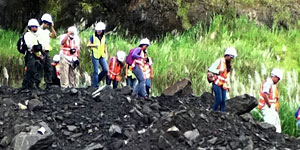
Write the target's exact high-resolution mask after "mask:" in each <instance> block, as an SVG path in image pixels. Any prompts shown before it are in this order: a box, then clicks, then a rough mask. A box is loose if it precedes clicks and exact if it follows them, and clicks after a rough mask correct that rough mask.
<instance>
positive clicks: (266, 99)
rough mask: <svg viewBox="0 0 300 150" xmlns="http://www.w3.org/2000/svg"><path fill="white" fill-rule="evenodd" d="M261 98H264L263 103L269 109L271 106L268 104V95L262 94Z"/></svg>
mask: <svg viewBox="0 0 300 150" xmlns="http://www.w3.org/2000/svg"><path fill="white" fill-rule="evenodd" d="M262 97H263V98H264V100H265V102H266V104H267V105H268V107H269V108H270V107H271V105H270V103H269V98H268V97H269V95H268V94H267V93H263V94H262Z"/></svg>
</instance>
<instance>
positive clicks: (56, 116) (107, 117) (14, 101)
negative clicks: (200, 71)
mask: <svg viewBox="0 0 300 150" xmlns="http://www.w3.org/2000/svg"><path fill="white" fill-rule="evenodd" d="M187 86H188V85H187ZM183 89H187V88H186V87H183V86H182V87H180V88H178V86H177V87H173V91H175V92H173V94H172V95H168V96H167V95H165V94H163V95H162V96H160V97H152V98H150V99H146V100H144V99H143V100H141V99H135V98H131V97H130V89H129V88H126V87H124V88H122V89H117V90H112V89H109V88H106V89H104V90H103V91H102V92H101V94H100V95H99V96H97V97H96V98H92V96H91V93H92V92H93V90H92V89H72V90H71V89H69V90H65V91H61V90H60V89H52V90H48V91H46V90H41V91H24V90H23V91H21V90H19V89H13V88H9V87H1V88H0V145H1V147H0V149H8V150H9V149H18V150H29V149H31V150H33V149H34V150H41V149H49V150H52V149H53V150H54V149H55V150H74V149H84V150H96V149H104V150H110V149H111V150H114V149H124V150H126V149H128V150H129V149H131V150H132V149H134V150H135V149H136V150H143V149H145V150H147V149H180V150H181V149H195V150H196V149H197V150H202V149H224V150H225V149H247V150H251V149H299V148H300V145H299V144H298V143H299V142H300V140H298V139H294V138H291V137H288V136H285V135H284V134H278V133H275V128H274V127H273V126H271V125H269V124H265V123H258V122H255V121H254V120H253V119H252V117H251V115H250V114H249V113H247V112H249V110H251V109H252V108H254V107H256V105H257V100H256V99H255V98H253V97H250V96H248V95H242V96H238V97H235V98H233V99H230V100H228V101H227V108H226V109H227V111H228V112H227V113H220V112H211V110H210V108H211V105H212V102H213V96H212V95H211V94H210V93H204V94H203V95H202V96H201V97H195V96H193V95H191V94H190V93H191V92H190V91H187V90H183ZM171 90H172V89H171ZM169 91H170V90H169ZM42 127H43V128H44V129H45V132H44V133H43V132H39V131H40V129H42Z"/></svg>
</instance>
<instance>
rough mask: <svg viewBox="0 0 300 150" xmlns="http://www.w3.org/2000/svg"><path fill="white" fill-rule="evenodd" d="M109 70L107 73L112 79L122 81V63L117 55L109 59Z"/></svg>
mask: <svg viewBox="0 0 300 150" xmlns="http://www.w3.org/2000/svg"><path fill="white" fill-rule="evenodd" d="M108 66H109V71H108V73H107V75H108V77H109V78H110V79H111V80H114V79H116V81H118V82H119V81H121V76H120V74H121V69H122V67H121V64H120V63H119V62H118V60H117V57H112V58H111V59H110V61H109V64H108Z"/></svg>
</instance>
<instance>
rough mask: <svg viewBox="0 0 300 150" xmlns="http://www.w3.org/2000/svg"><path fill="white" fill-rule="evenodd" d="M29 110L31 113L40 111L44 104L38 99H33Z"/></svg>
mask: <svg viewBox="0 0 300 150" xmlns="http://www.w3.org/2000/svg"><path fill="white" fill-rule="evenodd" d="M28 108H29V110H31V111H35V110H39V109H41V108H43V103H42V102H41V101H39V100H38V99H32V100H30V101H29V103H28Z"/></svg>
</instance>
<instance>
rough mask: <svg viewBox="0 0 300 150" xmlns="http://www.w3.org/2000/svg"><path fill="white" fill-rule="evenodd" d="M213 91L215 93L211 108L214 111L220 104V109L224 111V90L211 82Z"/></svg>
mask: <svg viewBox="0 0 300 150" xmlns="http://www.w3.org/2000/svg"><path fill="white" fill-rule="evenodd" d="M213 91H214V93H215V103H214V104H213V106H212V110H213V111H216V110H217V109H218V108H219V105H220V111H221V112H225V100H226V90H224V89H223V88H222V87H219V86H217V85H216V84H213Z"/></svg>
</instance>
